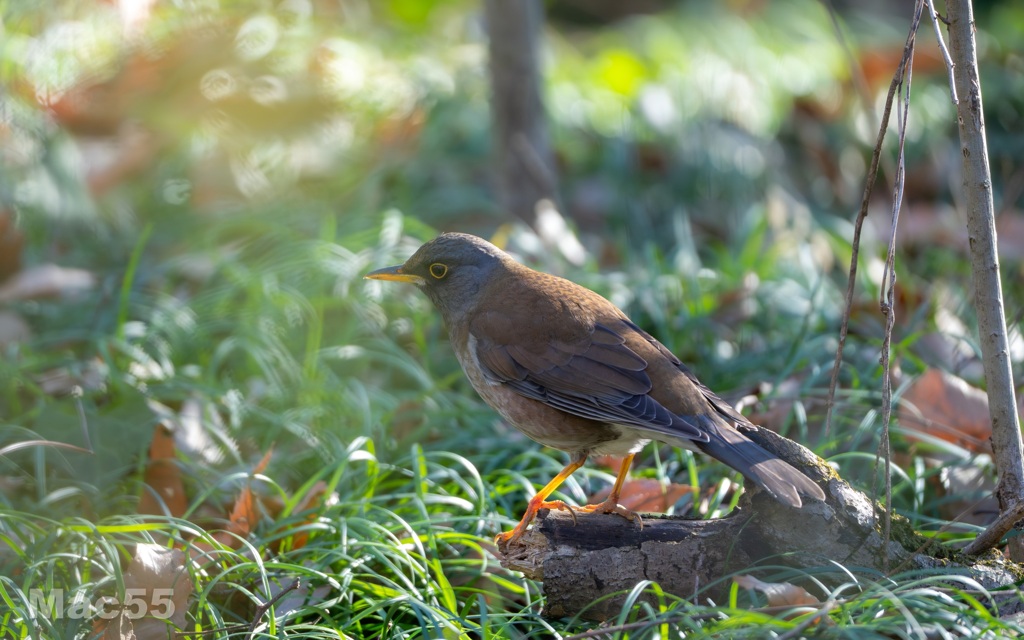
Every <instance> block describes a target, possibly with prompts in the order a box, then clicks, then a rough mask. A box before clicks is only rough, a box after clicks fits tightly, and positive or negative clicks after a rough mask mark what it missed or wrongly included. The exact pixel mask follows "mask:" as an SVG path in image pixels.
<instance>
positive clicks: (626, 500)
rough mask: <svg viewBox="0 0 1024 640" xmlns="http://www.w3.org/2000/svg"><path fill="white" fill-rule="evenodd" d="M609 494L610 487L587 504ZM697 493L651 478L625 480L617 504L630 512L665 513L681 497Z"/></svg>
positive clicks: (686, 486)
mask: <svg viewBox="0 0 1024 640" xmlns="http://www.w3.org/2000/svg"><path fill="white" fill-rule="evenodd" d="M610 493H611V487H608V488H607V489H605V490H603V491H600V492H598V493H597V494H595V495H594V496H592V497H591V498H590V499H589V500H588V502H589V503H590V504H595V503H598V502H602V501H603V500H605V499H606V498H607V497H608V495H609V494H610ZM687 494H693V495H694V496H695V497H696V496H697V495H698V492H697V491H696V490H694V488H693V487H691V486H690V485H686V484H676V483H674V482H670V483H668V484H664V483H662V482H661V481H659V480H654V479H652V478H640V479H636V480H627V481H626V482H625V483H624V484H623V485H622V492H621V493H620V494H619V504H620V505H622V506H624V507H626V508H627V509H629V510H630V511H637V512H643V513H665V512H666V511H668V509H669V507H671V506H672V505H674V504H675V503H677V502H679V500H680V499H682V497H683V496H685V495H687Z"/></svg>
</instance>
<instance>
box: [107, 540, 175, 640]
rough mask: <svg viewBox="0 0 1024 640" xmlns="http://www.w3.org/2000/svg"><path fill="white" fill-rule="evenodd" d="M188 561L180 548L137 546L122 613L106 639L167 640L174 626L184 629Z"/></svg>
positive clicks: (109, 624)
mask: <svg viewBox="0 0 1024 640" xmlns="http://www.w3.org/2000/svg"><path fill="white" fill-rule="evenodd" d="M185 562H186V556H185V554H184V553H183V552H182V551H180V550H178V549H168V548H167V547H163V546H161V545H157V544H146V543H140V544H138V545H136V546H135V554H134V555H133V556H132V561H131V563H130V564H129V565H128V569H127V570H125V572H124V600H123V602H120V603H119V605H118V606H119V608H120V613H118V615H117V616H116V617H114V618H113V619H111V620H109V621H108V622H107V624H106V628H105V633H104V636H103V637H104V638H105V639H106V638H116V639H118V640H123V639H125V638H134V639H135V640H164V639H165V638H167V637H168V636H169V635H170V634H169V632H171V633H173V630H172V627H173V629H178V630H182V629H184V628H185V625H186V624H187V622H188V620H187V614H188V599H189V597H190V596H191V595H192V579H191V577H190V576H189V573H188V569H186V567H185ZM118 597H119V596H118ZM94 630H95V631H98V629H94Z"/></svg>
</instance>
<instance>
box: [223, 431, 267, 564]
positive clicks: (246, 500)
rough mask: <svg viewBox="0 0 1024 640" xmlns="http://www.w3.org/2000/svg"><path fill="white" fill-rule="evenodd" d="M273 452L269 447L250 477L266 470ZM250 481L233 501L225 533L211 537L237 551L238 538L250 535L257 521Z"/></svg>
mask: <svg viewBox="0 0 1024 640" xmlns="http://www.w3.org/2000/svg"><path fill="white" fill-rule="evenodd" d="M273 452H274V448H273V447H271V448H270V450H269V451H267V453H266V454H265V455H264V456H263V459H262V460H260V461H259V463H258V464H257V465H256V466H255V467H254V468H253V470H252V475H257V474H260V473H263V470H264V469H266V468H267V463H269V462H270V455H271V454H272V453H273ZM251 484H252V483H251V481H250V482H247V483H246V485H245V487H243V488H242V491H241V493H239V494H238V499H237V500H235V508H234V509H232V510H231V522H230V523H229V524H228V528H227V531H218V532H217V533H215V534H213V537H214V538H215V539H216V540H217V541H218V542H220V543H221V544H223V545H226V546H228V547H231V548H232V549H237V548H238V546H239V545H240V544H241V542H240V540H239V539H240V538H246V537H248V536H249V534H250V533H252V528H253V526H254V525H255V524H256V522H257V521H258V520H259V517H260V512H259V501H258V500H257V499H256V494H254V493H253V491H252V486H251Z"/></svg>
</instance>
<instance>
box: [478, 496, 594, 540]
mask: <svg viewBox="0 0 1024 640" xmlns="http://www.w3.org/2000/svg"><path fill="white" fill-rule="evenodd" d="M538 495H539V494H538ZM579 508H580V507H573V506H571V505H568V504H566V503H564V502H562V501H561V500H552V501H550V502H545V501H543V500H537V499H536V496H535V497H534V500H530V503H529V504H528V505H526V513H525V514H523V519H522V520H520V521H519V524H517V525H516V527H515V529H512V530H511V531H505V532H504V533H499V534H498V535H496V536H494V542H495V543H496V544H497V545H498V547H499V548H503V547H505V546H507V545H509V544H512V543H513V542H516V541H518V540H519V538H522V537H523V534H524V533H526V529H527V527H529V526H530V523H531V522H533V519H534V517H535V516H536V515H537V512H538V511H540V510H541V509H558V510H562V511H568V512H569V513H570V514H571V515H572V521H573V522H576V511H575V510H576V509H579Z"/></svg>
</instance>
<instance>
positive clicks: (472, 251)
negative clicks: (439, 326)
mask: <svg viewBox="0 0 1024 640" xmlns="http://www.w3.org/2000/svg"><path fill="white" fill-rule="evenodd" d="M509 263H513V264H514V261H513V260H512V258H511V256H509V255H508V254H507V253H505V252H504V251H502V250H501V249H499V248H498V247H496V246H494V245H493V244H491V243H490V242H487V241H486V240H484V239H483V238H478V237H476V236H472V235H469V234H467V233H442V234H441V235H439V236H438V237H436V238H434V239H433V240H431V241H430V242H428V243H426V244H425V245H423V246H422V247H420V248H419V249H418V250H417V251H416V253H414V254H412V257H410V258H409V259H408V260H406V261H405V264H401V265H398V266H395V267H384V268H383V269H377V270H376V271H371V272H370V273H368V274H366V276H365V277H366V278H369V279H371V280H393V281H397V282H409V283H412V284H415V285H416V286H418V287H419V288H420V289H422V290H423V292H424V293H426V294H427V297H428V298H430V300H431V302H433V303H434V306H436V307H437V308H438V310H440V311H441V314H442V315H443V316H444V318H445V321H446V322H449V323H451V322H452V321H454V320H457V319H458V318H460V317H462V316H463V315H465V313H466V312H467V311H469V310H470V309H472V308H473V306H474V305H475V304H476V302H477V298H478V296H479V294H480V292H481V291H482V290H483V289H484V287H485V286H486V285H487V284H488V283H490V282H491V281H492V278H494V277H495V276H496V275H498V274H499V273H501V272H502V271H504V270H505V269H506V268H507V266H508V265H509Z"/></svg>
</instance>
